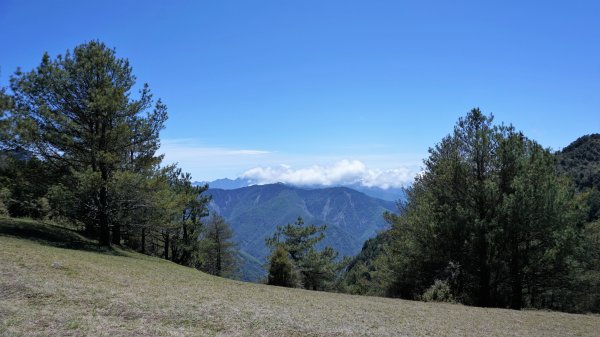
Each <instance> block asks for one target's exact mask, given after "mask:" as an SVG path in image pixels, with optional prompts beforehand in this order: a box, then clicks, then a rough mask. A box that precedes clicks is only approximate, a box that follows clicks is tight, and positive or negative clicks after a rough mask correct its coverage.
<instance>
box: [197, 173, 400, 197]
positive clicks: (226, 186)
mask: <svg viewBox="0 0 600 337" xmlns="http://www.w3.org/2000/svg"><path fill="white" fill-rule="evenodd" d="M194 184H195V185H204V184H208V186H210V188H218V189H223V190H232V189H237V188H242V187H248V186H252V185H258V184H257V182H256V181H254V180H252V179H245V178H236V179H229V178H223V179H217V180H213V181H197V182H194ZM297 187H300V188H303V189H321V188H327V187H332V186H323V185H303V186H297ZM333 187H348V188H351V189H353V190H356V191H359V192H362V193H364V194H366V195H368V196H370V197H373V198H378V199H383V200H387V201H398V200H403V199H404V198H405V197H406V195H405V192H404V189H402V188H394V187H390V188H381V187H377V186H364V185H361V184H359V183H354V184H346V185H339V186H333Z"/></svg>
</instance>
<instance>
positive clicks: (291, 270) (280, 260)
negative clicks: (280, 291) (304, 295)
mask: <svg viewBox="0 0 600 337" xmlns="http://www.w3.org/2000/svg"><path fill="white" fill-rule="evenodd" d="M289 255H290V254H289V253H288V251H286V250H285V248H283V247H282V246H280V245H279V246H277V247H276V248H275V249H274V250H273V253H272V254H271V256H270V257H269V276H268V279H267V284H269V285H274V286H280V287H288V288H293V287H295V286H296V282H297V279H296V272H295V266H294V264H293V263H292V261H291V260H290V258H289Z"/></svg>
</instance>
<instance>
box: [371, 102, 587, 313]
mask: <svg viewBox="0 0 600 337" xmlns="http://www.w3.org/2000/svg"><path fill="white" fill-rule="evenodd" d="M583 211H585V207H584V206H583V200H582V198H580V197H577V196H576V195H575V190H574V188H573V187H572V186H571V185H570V184H569V182H568V181H567V180H566V179H564V178H561V177H560V176H559V175H558V174H557V172H556V168H555V160H554V157H553V155H552V154H551V153H550V152H549V151H548V150H545V149H543V148H542V147H541V146H540V145H538V144H537V143H535V142H534V141H531V140H529V139H527V138H525V137H524V136H523V135H522V134H520V133H518V132H515V131H514V129H513V128H512V127H507V126H494V125H493V124H492V117H491V116H490V117H488V116H485V115H483V114H482V113H481V112H480V111H479V110H478V109H474V110H472V111H471V112H470V113H469V114H468V115H467V116H466V117H465V118H461V119H460V120H459V122H458V123H457V125H456V127H455V129H454V133H453V134H452V135H449V136H447V137H445V138H444V139H443V140H442V142H441V143H439V144H438V145H436V147H435V148H432V149H430V156H429V158H428V159H427V160H426V161H425V170H424V172H423V173H422V174H421V175H419V176H418V177H417V178H416V179H415V183H414V185H413V186H412V188H411V189H409V191H408V202H407V203H406V204H404V205H401V212H400V214H401V215H393V214H388V215H387V219H388V220H389V221H390V223H391V224H392V226H393V227H392V230H391V232H390V235H391V236H392V240H391V243H390V245H389V247H388V248H387V250H386V254H382V255H380V257H379V260H380V261H383V263H384V264H385V265H386V266H387V268H388V269H389V270H388V271H387V273H388V275H387V277H388V278H389V281H388V282H389V283H388V294H389V295H392V296H400V297H404V298H413V299H417V298H420V297H421V295H422V294H427V291H428V288H429V287H430V286H432V285H435V282H436V280H438V281H440V282H445V284H447V285H448V287H449V289H450V294H451V295H452V298H453V299H456V300H458V301H460V302H463V303H466V304H476V305H480V306H500V307H509V306H510V307H512V308H521V307H525V306H527V307H544V308H556V309H562V310H574V308H573V307H569V306H568V305H566V304H565V301H563V300H556V299H557V298H559V297H561V296H562V297H564V296H569V295H568V294H569V291H570V289H571V288H569V285H570V284H571V282H573V280H574V278H575V277H574V275H575V267H576V265H577V262H576V253H577V247H578V244H579V242H581V236H582V233H581V231H580V229H581V226H582V223H583V220H584V219H583ZM438 285H439V284H438ZM438 288H439V287H438ZM429 290H430V292H429V293H431V291H433V290H432V289H429ZM436 291H437V290H436ZM571 295H573V294H572V293H571Z"/></svg>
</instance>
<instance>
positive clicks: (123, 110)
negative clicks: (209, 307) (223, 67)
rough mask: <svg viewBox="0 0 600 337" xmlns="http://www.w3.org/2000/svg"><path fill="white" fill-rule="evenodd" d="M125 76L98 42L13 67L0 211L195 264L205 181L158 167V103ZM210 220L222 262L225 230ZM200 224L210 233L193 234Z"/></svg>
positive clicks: (199, 258)
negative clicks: (135, 91) (25, 68)
mask: <svg viewBox="0 0 600 337" xmlns="http://www.w3.org/2000/svg"><path fill="white" fill-rule="evenodd" d="M135 81H136V79H135V76H133V73H132V68H131V67H130V66H129V63H128V61H127V60H126V59H120V58H117V56H116V53H115V51H114V50H112V49H109V48H107V47H106V46H105V45H104V44H103V43H101V42H98V41H91V42H88V43H85V44H82V45H80V46H77V47H76V48H75V49H74V50H73V53H71V52H69V51H67V53H66V54H65V55H64V56H61V55H59V56H58V57H56V58H55V59H51V58H50V56H48V55H47V54H45V55H44V56H43V58H42V62H41V64H40V65H39V66H38V67H37V68H36V69H35V70H33V71H30V72H26V73H23V72H21V71H17V72H16V73H15V75H14V76H13V77H12V78H11V89H12V95H8V94H6V93H5V92H6V90H5V89H3V88H0V151H1V152H0V159H1V160H0V215H9V216H28V217H33V218H41V219H48V220H51V221H53V222H54V223H70V224H76V225H81V227H82V228H81V229H82V230H84V231H85V234H86V235H87V236H88V237H91V238H94V239H97V240H98V241H99V243H100V245H102V246H109V245H111V244H115V245H126V246H128V247H130V248H133V249H136V250H139V251H141V252H143V253H147V254H151V255H157V256H162V257H164V258H166V259H169V260H172V261H174V262H176V263H179V264H182V265H186V266H192V267H197V268H198V267H200V266H201V265H206V261H207V260H206V259H203V254H202V253H205V252H206V251H210V249H208V248H207V247H204V246H203V244H205V245H208V246H210V247H214V246H215V243H214V242H215V240H214V238H213V236H211V235H212V234H211V233H213V232H211V231H210V228H208V229H205V228H204V226H203V223H202V219H203V218H204V217H206V216H207V215H208V208H207V205H208V202H209V200H210V198H209V197H207V196H206V195H205V194H203V193H204V192H206V190H207V189H208V186H198V187H195V186H193V185H192V183H191V176H190V175H189V174H187V173H183V172H182V170H181V169H179V168H177V167H176V166H175V165H170V166H166V167H163V168H160V163H161V160H162V156H161V155H156V151H157V150H158V147H159V132H160V131H161V130H162V129H163V125H164V122H165V120H166V119H167V111H166V106H165V105H164V104H162V103H161V101H160V100H158V101H154V100H153V98H152V95H151V94H150V91H149V89H148V86H147V85H144V86H143V87H142V88H141V90H140V92H139V96H138V98H137V99H134V98H132V97H133V95H132V93H131V91H132V88H133V87H134V85H135ZM217 227H218V228H219V238H221V237H222V240H217V241H218V243H219V245H220V246H219V247H220V248H219V249H223V253H222V254H221V255H220V256H221V257H219V259H220V260H223V261H225V260H227V257H226V255H227V254H229V251H230V250H231V249H230V247H229V246H228V245H229V241H228V240H229V239H230V238H231V235H232V234H231V232H230V231H228V228H227V227H226V226H225V227H223V226H220V227H219V226H217ZM78 229H79V228H78ZM203 233H207V234H206V237H207V238H213V240H208V239H206V240H204V241H202V242H201V241H200V240H199V239H200V237H201V235H202V234H203ZM208 255H210V256H212V255H211V254H208ZM230 255H231V254H230ZM227 256H228V255H227ZM209 260H210V259H209ZM203 263H204V264H203ZM230 264H231V263H229V262H222V263H219V264H218V265H219V266H218V267H217V268H216V270H217V271H216V273H217V274H225V273H226V272H227V271H228V270H229V269H228V268H229V265H230Z"/></svg>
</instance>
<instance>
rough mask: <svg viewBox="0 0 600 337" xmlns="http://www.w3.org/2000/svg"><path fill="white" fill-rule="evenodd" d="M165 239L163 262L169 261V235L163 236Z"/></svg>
mask: <svg viewBox="0 0 600 337" xmlns="http://www.w3.org/2000/svg"><path fill="white" fill-rule="evenodd" d="M164 238H165V260H168V259H169V233H166V234H165V235H164Z"/></svg>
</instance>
